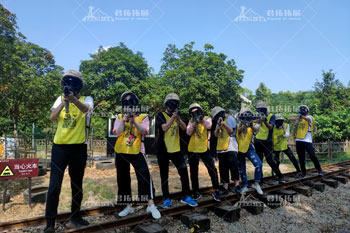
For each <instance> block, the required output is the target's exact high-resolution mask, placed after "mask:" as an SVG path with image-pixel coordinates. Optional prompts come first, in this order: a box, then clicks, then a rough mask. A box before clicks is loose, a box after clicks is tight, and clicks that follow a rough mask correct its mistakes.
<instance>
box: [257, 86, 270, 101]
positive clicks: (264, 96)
mask: <svg viewBox="0 0 350 233" xmlns="http://www.w3.org/2000/svg"><path fill="white" fill-rule="evenodd" d="M270 95H271V90H270V89H269V88H267V86H266V85H265V83H260V84H259V86H258V88H257V89H256V90H255V103H257V102H259V101H264V102H266V103H268V104H269V103H270Z"/></svg>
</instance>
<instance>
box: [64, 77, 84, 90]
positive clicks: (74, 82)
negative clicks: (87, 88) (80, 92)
mask: <svg viewBox="0 0 350 233" xmlns="http://www.w3.org/2000/svg"><path fill="white" fill-rule="evenodd" d="M62 85H63V86H72V87H82V86H83V84H82V82H81V80H80V79H78V78H75V77H69V76H68V77H65V78H64V79H63V80H62Z"/></svg>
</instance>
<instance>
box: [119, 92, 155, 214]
mask: <svg viewBox="0 0 350 233" xmlns="http://www.w3.org/2000/svg"><path fill="white" fill-rule="evenodd" d="M120 101H121V105H122V112H123V114H118V115H117V117H116V120H115V123H114V129H113V134H116V135H117V136H118V138H117V141H116V143H115V147H114V150H115V152H116V154H115V166H116V169H117V183H118V196H117V202H118V204H123V205H126V207H125V208H124V209H123V210H122V211H121V212H119V214H118V215H119V217H125V216H127V215H129V214H131V213H133V212H134V208H133V207H132V202H136V203H145V202H147V204H148V206H147V209H146V212H150V213H151V214H152V217H153V218H154V219H159V218H160V217H161V215H160V212H159V211H158V209H157V207H156V206H155V205H154V201H153V199H154V191H153V182H152V178H151V175H150V171H149V168H148V164H147V160H146V157H145V146H144V144H143V140H144V137H145V135H146V134H147V133H148V130H149V119H148V115H147V114H143V113H140V111H139V110H137V109H140V108H138V103H139V99H138V97H137V96H136V95H135V94H134V93H133V92H130V91H126V92H124V93H123V94H122V95H121V97H120ZM130 164H131V165H132V166H133V167H134V170H135V173H136V177H137V186H138V196H137V199H136V200H132V198H131V197H132V196H131V178H130Z"/></svg>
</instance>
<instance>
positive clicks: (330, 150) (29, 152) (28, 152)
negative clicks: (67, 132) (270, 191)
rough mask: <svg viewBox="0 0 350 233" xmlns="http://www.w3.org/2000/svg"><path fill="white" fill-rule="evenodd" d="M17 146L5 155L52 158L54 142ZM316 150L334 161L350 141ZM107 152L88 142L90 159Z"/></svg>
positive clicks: (99, 142) (293, 147)
mask: <svg viewBox="0 0 350 233" xmlns="http://www.w3.org/2000/svg"><path fill="white" fill-rule="evenodd" d="M14 141H15V145H14V146H12V147H8V148H6V147H5V148H4V150H3V155H2V156H4V154H6V150H7V151H12V152H14V153H15V154H16V157H17V158H33V157H40V158H50V157H51V147H52V140H49V139H34V143H33V140H32V139H31V138H27V139H17V140H14ZM313 145H314V148H315V153H316V154H318V155H321V156H322V157H323V158H325V159H328V160H333V155H334V154H337V153H342V152H348V150H349V147H350V142H349V140H346V141H344V142H332V141H330V140H328V141H327V142H323V143H313ZM289 147H290V148H291V150H292V151H293V152H296V145H295V144H289ZM106 150H107V140H95V139H89V141H88V154H89V157H93V156H95V155H102V156H106Z"/></svg>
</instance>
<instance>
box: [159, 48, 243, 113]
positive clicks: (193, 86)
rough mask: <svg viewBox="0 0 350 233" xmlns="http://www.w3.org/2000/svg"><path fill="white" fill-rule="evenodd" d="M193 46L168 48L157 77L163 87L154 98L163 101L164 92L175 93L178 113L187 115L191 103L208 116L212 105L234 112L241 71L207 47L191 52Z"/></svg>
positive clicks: (236, 104)
mask: <svg viewBox="0 0 350 233" xmlns="http://www.w3.org/2000/svg"><path fill="white" fill-rule="evenodd" d="M193 46H194V42H190V43H189V44H185V45H184V47H183V48H177V47H176V46H175V45H172V44H169V45H168V47H167V48H166V50H165V52H164V54H163V59H162V61H163V64H162V66H161V69H160V72H159V75H158V76H159V78H160V84H161V85H162V87H163V88H161V89H160V90H156V93H157V95H159V96H162V97H163V98H164V97H165V94H166V93H165V92H164V91H163V90H164V89H165V90H166V91H167V92H170V91H172V92H175V93H177V94H178V95H179V96H180V100H181V111H182V112H186V113H187V112H188V106H189V105H190V104H191V103H193V102H197V103H199V104H200V105H201V106H202V107H203V109H204V110H205V111H206V112H207V113H210V109H211V108H213V107H214V106H221V107H223V108H225V109H226V110H229V109H237V108H238V107H239V106H238V99H239V93H240V83H241V82H242V79H243V72H244V71H243V70H239V69H237V67H236V65H235V61H234V60H233V59H231V60H227V56H226V55H225V54H223V53H216V52H213V50H214V47H213V46H212V45H210V44H206V45H204V51H199V50H194V49H193Z"/></svg>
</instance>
